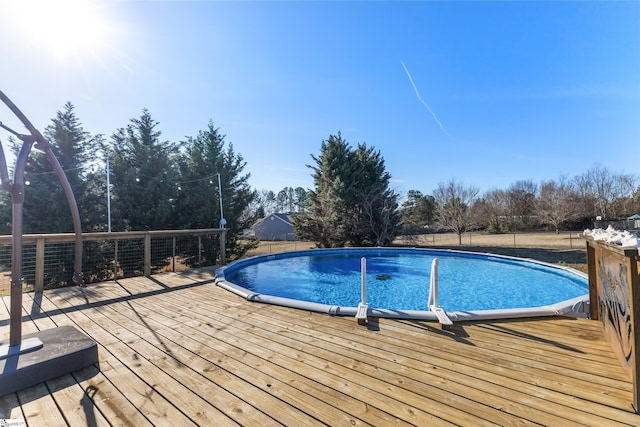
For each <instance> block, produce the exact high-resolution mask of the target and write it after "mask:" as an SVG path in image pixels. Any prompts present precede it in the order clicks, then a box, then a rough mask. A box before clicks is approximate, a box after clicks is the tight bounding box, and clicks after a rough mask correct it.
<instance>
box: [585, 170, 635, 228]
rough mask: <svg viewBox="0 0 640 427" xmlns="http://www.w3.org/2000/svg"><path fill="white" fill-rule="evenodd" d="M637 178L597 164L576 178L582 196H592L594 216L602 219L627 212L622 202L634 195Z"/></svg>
mask: <svg viewBox="0 0 640 427" xmlns="http://www.w3.org/2000/svg"><path fill="white" fill-rule="evenodd" d="M636 181H637V178H636V177H635V176H633V175H627V174H614V173H611V172H610V171H609V170H608V169H607V168H605V167H603V166H601V165H596V166H595V167H593V168H591V169H589V170H588V171H587V172H585V173H584V174H582V175H579V176H577V177H576V179H575V183H576V185H577V188H578V191H579V194H580V196H581V197H582V198H585V199H586V198H592V200H593V207H594V210H595V212H594V214H595V215H594V216H600V217H601V218H602V219H608V218H616V217H617V216H619V215H621V214H623V213H625V212H622V210H623V209H625V208H626V206H624V204H622V203H620V201H621V200H622V199H624V198H625V197H632V196H633V191H634V189H635V186H636Z"/></svg>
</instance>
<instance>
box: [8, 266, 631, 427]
mask: <svg viewBox="0 0 640 427" xmlns="http://www.w3.org/2000/svg"><path fill="white" fill-rule="evenodd" d="M34 298H35V300H34ZM8 305H9V298H8V297H5V298H3V304H0V337H2V338H7V337H8V335H9V321H8V319H9V315H8V312H7V306H8ZM24 316H25V317H24V323H23V333H29V332H34V331H37V330H41V329H48V328H52V327H55V326H60V325H74V326H75V327H77V328H78V329H79V330H81V331H83V332H84V333H86V334H87V335H89V336H90V337H92V338H93V339H94V340H95V341H96V342H97V343H98V345H99V347H98V352H99V358H100V366H99V367H98V366H91V367H89V368H85V369H83V370H81V371H78V372H75V373H73V374H69V375H66V376H63V377H60V378H58V379H55V380H52V381H48V382H46V383H43V384H40V385H37V386H34V387H31V388H29V389H25V390H23V391H20V392H18V393H13V394H9V395H6V396H4V397H0V420H1V419H3V418H6V419H26V421H27V425H29V426H61V425H70V426H103V425H105V426H106V425H124V426H144V425H158V426H188V425H201V426H225V425H245V426H268V425H290V426H306V425H309V426H316V425H330V426H351V425H377V426H389V425H417V426H427V425H428V426H437V425H473V426H480V425H508V426H513V425H531V424H535V425H539V424H542V425H553V426H573V425H576V426H577V425H581V426H582V425H590V426H598V427H601V426H605V425H606V426H615V425H640V416H638V415H635V414H634V413H633V410H632V407H631V401H632V388H631V384H630V382H629V380H628V379H627V378H626V377H625V375H624V373H623V371H622V368H620V367H619V366H618V364H617V361H616V360H615V358H614V355H613V353H612V351H611V350H610V349H609V347H608V345H607V343H606V342H605V341H604V339H603V338H602V332H601V327H600V324H599V323H598V322H595V321H589V320H574V319H565V318H549V319H535V320H512V321H484V322H478V323H463V324H455V325H454V326H453V328H452V330H450V331H444V330H441V329H440V328H439V327H438V325H437V324H435V323H433V322H424V321H407V320H388V319H379V320H376V319H373V320H372V319H370V322H369V324H368V325H367V326H358V324H357V321H356V320H355V319H354V318H342V317H331V316H328V315H324V314H317V313H310V312H306V311H302V310H295V309H289V308H283V307H276V306H270V305H263V304H257V303H250V302H247V301H245V300H243V299H242V298H240V297H238V296H235V295H233V294H231V293H229V292H226V291H224V290H222V289H220V288H218V287H217V286H215V285H214V284H213V274H212V272H211V271H208V270H201V271H190V272H185V273H168V274H163V275H159V276H152V277H151V278H144V277H142V278H133V279H126V280H118V281H117V282H104V283H100V284H94V285H90V286H89V287H88V288H85V289H81V288H77V287H73V288H64V289H58V290H52V291H45V293H44V295H43V296H35V297H34V295H33V294H25V298H24Z"/></svg>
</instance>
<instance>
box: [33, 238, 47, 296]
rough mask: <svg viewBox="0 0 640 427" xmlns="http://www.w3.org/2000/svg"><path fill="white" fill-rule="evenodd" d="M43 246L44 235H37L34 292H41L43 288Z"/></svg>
mask: <svg viewBox="0 0 640 427" xmlns="http://www.w3.org/2000/svg"><path fill="white" fill-rule="evenodd" d="M44 246H45V238H44V236H38V238H37V239H36V283H35V293H36V294H41V293H42V291H43V290H44Z"/></svg>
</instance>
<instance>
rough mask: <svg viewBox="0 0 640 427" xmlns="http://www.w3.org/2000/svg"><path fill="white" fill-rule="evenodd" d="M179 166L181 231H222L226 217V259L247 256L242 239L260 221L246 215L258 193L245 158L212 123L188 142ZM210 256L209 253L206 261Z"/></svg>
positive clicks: (178, 214) (178, 197)
mask: <svg viewBox="0 0 640 427" xmlns="http://www.w3.org/2000/svg"><path fill="white" fill-rule="evenodd" d="M178 165H179V173H180V181H181V183H180V191H179V194H178V196H177V198H176V207H177V211H176V214H177V216H176V218H177V221H178V225H179V227H180V228H218V227H219V226H220V221H221V218H222V214H224V219H225V221H226V224H225V228H227V237H226V239H227V240H226V249H227V254H226V255H227V256H228V257H229V258H233V257H238V256H240V255H242V254H244V253H245V252H246V250H248V249H249V247H246V246H244V245H242V244H241V243H240V240H239V237H240V235H241V234H242V233H243V232H244V230H246V229H248V228H249V227H250V226H251V224H253V222H254V221H255V220H256V217H255V215H246V212H247V209H248V207H249V205H250V204H251V202H253V201H254V199H255V198H256V197H257V193H256V191H254V190H252V189H251V187H250V186H249V184H248V180H249V177H250V175H249V174H244V175H243V170H244V168H245V166H246V162H245V161H244V159H243V158H242V156H241V155H240V154H237V153H236V152H235V151H234V149H233V144H231V143H229V144H226V143H225V136H224V135H221V134H220V132H219V129H218V128H215V127H214V125H213V122H209V125H208V127H207V130H206V131H200V132H199V133H198V135H197V136H196V137H195V138H192V137H189V138H188V139H187V141H186V142H184V154H183V155H182V156H180V160H179V161H178ZM218 174H219V179H220V187H218ZM220 191H221V193H220ZM220 195H222V205H223V206H222V212H220ZM214 247H215V245H214ZM213 255H215V253H214V254H213ZM208 256H209V254H207V253H206V251H205V257H208Z"/></svg>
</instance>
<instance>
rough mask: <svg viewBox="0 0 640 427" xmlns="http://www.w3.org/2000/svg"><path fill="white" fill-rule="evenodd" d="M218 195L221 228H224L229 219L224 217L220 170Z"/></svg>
mask: <svg viewBox="0 0 640 427" xmlns="http://www.w3.org/2000/svg"><path fill="white" fill-rule="evenodd" d="M216 175H218V197H219V199H220V228H224V226H225V225H227V220H226V219H224V213H223V211H222V185H221V184H220V172H218V173H217V174H216Z"/></svg>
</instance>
